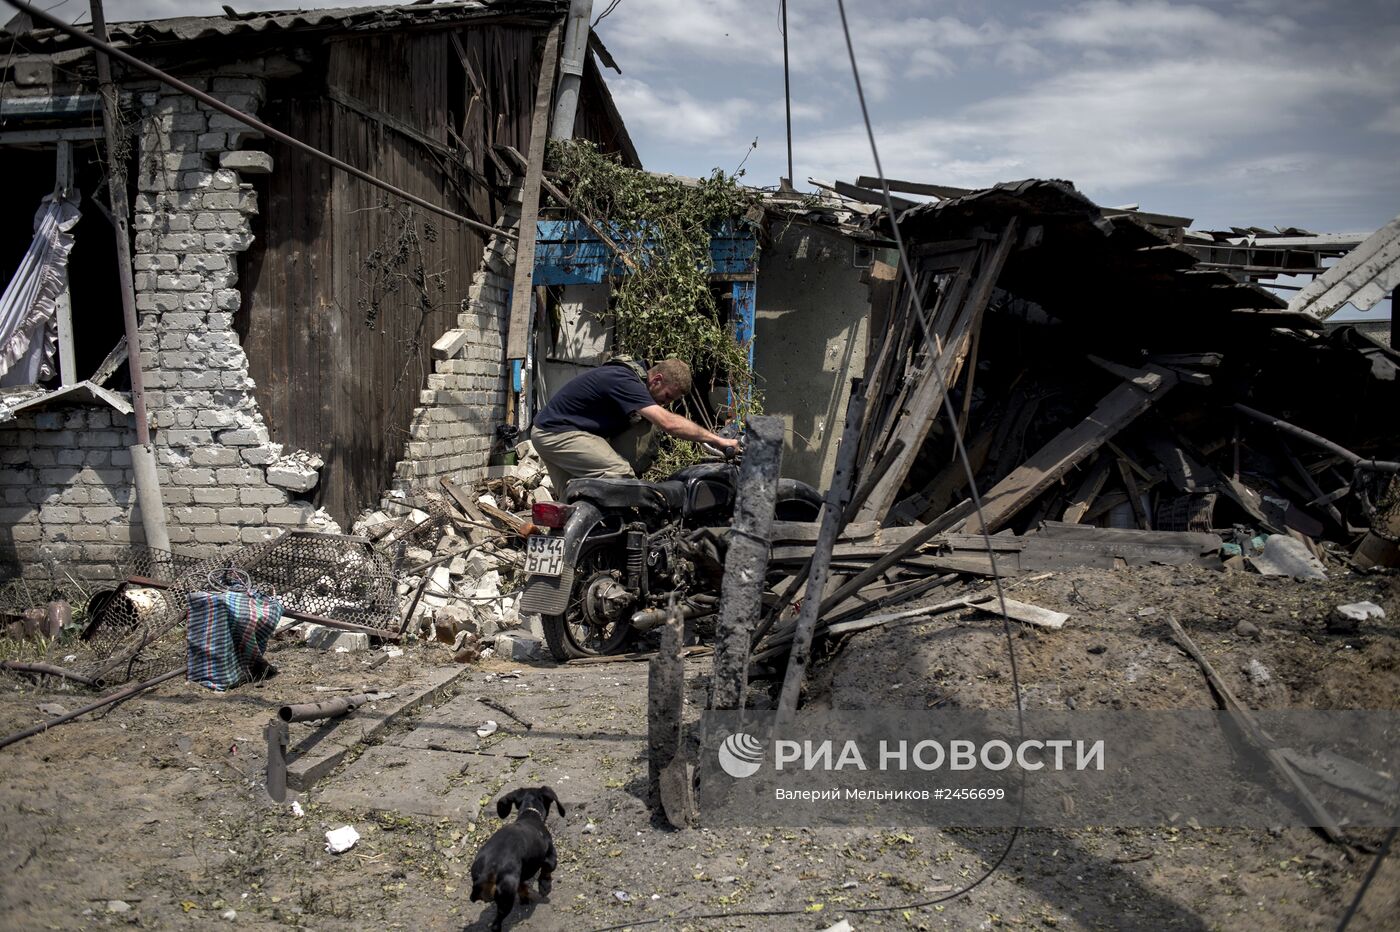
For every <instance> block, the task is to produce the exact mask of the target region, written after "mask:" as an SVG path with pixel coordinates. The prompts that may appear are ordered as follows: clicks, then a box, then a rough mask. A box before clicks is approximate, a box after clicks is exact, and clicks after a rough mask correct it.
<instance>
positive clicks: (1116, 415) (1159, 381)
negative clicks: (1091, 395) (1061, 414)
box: [963, 366, 1177, 534]
mask: <svg viewBox="0 0 1400 932" xmlns="http://www.w3.org/2000/svg"><path fill="white" fill-rule="evenodd" d="M1176 383H1177V377H1176V374H1175V373H1173V372H1170V371H1168V370H1166V369H1162V368H1160V367H1157V366H1149V367H1148V368H1147V369H1141V370H1133V374H1132V377H1131V378H1130V379H1128V380H1127V381H1124V382H1123V383H1122V384H1121V385H1118V386H1117V387H1116V388H1114V389H1113V390H1112V391H1110V392H1109V393H1108V394H1107V395H1105V396H1104V397H1103V399H1102V400H1101V401H1100V402H1099V403H1098V405H1097V406H1096V407H1095V408H1094V410H1093V411H1091V412H1090V413H1089V415H1088V416H1087V417H1085V418H1084V420H1082V421H1080V422H1079V423H1078V424H1076V425H1074V426H1073V427H1070V428H1068V429H1066V430H1064V431H1063V432H1061V433H1060V434H1059V435H1058V436H1056V437H1055V438H1054V439H1053V440H1051V441H1050V442H1049V443H1047V444H1046V445H1045V446H1044V447H1042V448H1041V449H1040V450H1039V451H1037V452H1036V453H1035V454H1034V455H1033V456H1031V458H1030V459H1028V460H1027V461H1026V462H1025V463H1023V464H1022V465H1021V466H1019V467H1017V468H1016V469H1014V470H1012V472H1011V474H1010V475H1008V476H1007V477H1006V478H1005V479H1003V480H1001V482H998V483H997V484H996V485H995V486H994V487H993V488H992V489H991V490H990V491H988V492H987V494H986V496H985V497H984V498H983V500H982V513H983V518H984V519H985V524H983V523H981V522H979V521H978V519H977V518H976V516H974V517H972V518H969V519H968V520H967V523H966V524H965V525H964V526H963V530H964V531H965V532H966V533H969V534H975V533H977V532H979V531H982V530H983V529H984V527H985V530H987V531H988V532H989V533H992V532H996V531H998V530H1000V529H1001V528H1003V527H1005V526H1006V525H1007V524H1008V523H1009V522H1010V521H1011V519H1012V518H1014V517H1016V515H1017V514H1019V513H1020V512H1021V509H1023V508H1025V507H1026V506H1027V505H1029V504H1030V503H1031V502H1032V501H1034V500H1035V499H1036V497H1038V496H1039V495H1040V493H1042V492H1044V491H1045V490H1046V489H1047V488H1049V487H1050V484H1051V483H1053V482H1055V481H1056V480H1058V479H1059V478H1060V477H1061V476H1063V475H1064V474H1065V473H1066V472H1068V471H1069V470H1070V469H1071V468H1073V467H1074V466H1075V465H1077V464H1079V463H1080V462H1083V461H1084V460H1085V459H1087V458H1088V457H1089V456H1090V455H1091V454H1092V453H1094V452H1095V451H1096V450H1098V449H1099V447H1101V446H1103V444H1104V442H1105V441H1106V440H1108V439H1109V438H1110V437H1112V436H1114V435H1115V434H1117V433H1118V432H1119V431H1120V430H1122V429H1123V428H1124V427H1126V426H1128V425H1129V424H1131V423H1132V422H1133V421H1134V420H1135V419H1136V418H1137V417H1138V416H1139V415H1141V414H1142V413H1143V412H1144V411H1146V410H1147V409H1149V408H1151V407H1152V406H1153V405H1154V404H1156V403H1157V402H1158V401H1160V400H1161V399H1162V396H1164V395H1165V394H1167V392H1168V391H1170V390H1171V388H1172V386H1174V385H1175V384H1176Z"/></svg>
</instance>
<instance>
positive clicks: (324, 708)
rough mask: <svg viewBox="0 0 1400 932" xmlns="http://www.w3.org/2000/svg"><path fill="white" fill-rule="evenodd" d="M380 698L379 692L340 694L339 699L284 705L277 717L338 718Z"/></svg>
mask: <svg viewBox="0 0 1400 932" xmlns="http://www.w3.org/2000/svg"><path fill="white" fill-rule="evenodd" d="M382 698H384V696H383V694H381V693H360V694H358V695H355V696H341V697H340V698H339V699H327V700H326V701H325V702H303V703H299V704H297V705H284V706H282V707H281V708H279V709H278V710H277V717H278V718H280V719H281V720H282V721H284V722H316V721H320V720H321V719H323V718H340V717H341V716H342V715H349V714H350V713H351V712H353V711H355V710H356V709H358V708H359V707H360V706H362V705H368V704H369V703H371V702H375V701H377V700H379V699H382Z"/></svg>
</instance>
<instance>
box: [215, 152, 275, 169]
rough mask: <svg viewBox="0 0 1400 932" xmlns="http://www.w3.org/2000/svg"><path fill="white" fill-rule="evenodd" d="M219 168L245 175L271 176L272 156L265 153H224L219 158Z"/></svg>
mask: <svg viewBox="0 0 1400 932" xmlns="http://www.w3.org/2000/svg"><path fill="white" fill-rule="evenodd" d="M219 167H220V168H229V169H232V170H234V171H237V172H242V173H243V174H245V175H270V174H272V156H271V155H269V154H268V153H266V152H252V151H244V152H225V153H224V154H223V155H221V156H219Z"/></svg>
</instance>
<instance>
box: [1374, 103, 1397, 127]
mask: <svg viewBox="0 0 1400 932" xmlns="http://www.w3.org/2000/svg"><path fill="white" fill-rule="evenodd" d="M1366 128H1367V129H1369V130H1372V131H1374V132H1378V133H1395V134H1400V104H1392V105H1391V106H1389V107H1387V108H1386V109H1385V110H1384V111H1382V112H1381V114H1380V115H1379V116H1377V117H1376V118H1375V119H1374V120H1372V121H1371V122H1370V123H1368V124H1366Z"/></svg>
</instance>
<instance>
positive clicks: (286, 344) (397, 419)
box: [241, 26, 541, 526]
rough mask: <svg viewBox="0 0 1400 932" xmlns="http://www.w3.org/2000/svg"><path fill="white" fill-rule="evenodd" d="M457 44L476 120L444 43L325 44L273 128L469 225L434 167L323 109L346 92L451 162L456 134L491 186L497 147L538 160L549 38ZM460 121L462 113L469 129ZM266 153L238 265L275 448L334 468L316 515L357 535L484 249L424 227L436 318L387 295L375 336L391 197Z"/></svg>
mask: <svg viewBox="0 0 1400 932" xmlns="http://www.w3.org/2000/svg"><path fill="white" fill-rule="evenodd" d="M459 36H460V38H461V40H462V44H463V46H464V47H465V49H466V52H467V55H468V56H469V57H470V58H471V60H472V61H473V62H474V63H475V64H476V66H477V67H476V72H477V74H479V75H480V76H481V78H482V81H483V83H484V85H485V86H484V87H483V88H481V95H480V96H481V97H482V98H483V99H482V100H481V101H480V102H479V103H476V104H472V105H467V102H469V101H470V100H471V98H472V96H473V88H472V87H471V84H470V83H469V82H468V79H467V78H466V75H465V73H464V72H463V70H462V68H461V66H460V64H459V59H458V57H457V53H456V50H455V49H454V47H453V44H452V42H451V39H450V37H449V35H448V34H447V33H446V32H438V33H400V34H390V35H377V36H367V37H354V38H351V39H341V40H337V41H334V42H332V43H331V45H330V47H329V50H328V52H327V53H326V55H325V57H324V62H325V65H324V69H325V70H324V82H323V83H322V82H320V81H317V80H314V79H313V80H308V79H306V78H302V79H298V82H297V83H296V84H294V85H289V86H288V87H287V88H285V89H282V90H281V91H280V92H279V90H278V89H277V88H276V87H274V88H273V89H272V91H271V93H270V94H269V101H268V104H267V106H266V107H265V109H264V115H265V116H266V117H267V118H268V121H269V122H270V123H271V124H272V125H273V126H276V127H277V128H279V129H282V130H284V131H285V132H287V133H289V134H291V135H292V136H294V137H297V138H299V139H303V140H305V141H307V142H308V143H310V144H312V145H314V146H316V147H318V148H320V149H322V150H323V151H327V152H329V153H331V154H332V155H335V156H337V157H338V158H341V159H343V160H344V161H346V162H349V163H350V164H352V165H356V166H359V167H362V168H364V169H365V170H366V171H368V172H370V173H371V174H373V175H375V176H377V177H379V178H381V179H383V180H385V181H388V182H390V183H391V184H394V185H397V186H399V187H401V188H403V189H405V190H407V191H410V192H412V193H414V194H417V195H419V196H421V197H424V198H426V199H428V200H430V201H433V202H434V203H440V204H443V205H445V206H446V207H448V208H449V209H451V210H454V211H457V212H460V213H466V211H465V210H464V205H463V203H462V198H461V196H460V194H459V193H458V189H457V188H456V187H455V186H454V185H452V184H451V183H449V181H448V180H447V178H446V177H445V175H444V172H443V169H442V167H441V164H440V162H439V160H438V159H439V157H436V156H434V155H433V154H432V153H431V151H429V150H426V149H425V148H424V147H422V146H421V145H420V144H418V143H416V142H413V141H412V140H409V139H406V138H405V137H404V136H403V135H401V134H399V133H397V132H394V131H393V130H390V129H387V128H385V127H384V126H382V125H380V124H379V123H376V122H374V121H371V120H369V119H367V118H365V117H363V116H361V115H359V114H358V113H355V112H354V111H351V110H348V109H346V108H345V107H342V106H340V105H338V104H335V103H333V102H332V101H330V100H329V99H327V98H326V96H325V93H324V92H325V89H326V87H327V86H330V87H335V88H338V89H339V90H341V91H343V92H344V93H346V94H349V95H350V96H352V97H354V98H358V99H359V100H360V101H363V102H364V103H365V104H367V105H368V106H369V107H370V108H372V109H374V110H377V111H381V112H384V113H388V114H392V115H393V116H395V117H398V118H399V119H401V120H404V121H406V122H407V123H409V124H410V125H412V126H413V127H414V128H416V129H417V130H419V131H420V132H422V133H424V134H426V135H428V136H430V137H432V138H433V139H436V140H438V141H440V142H441V143H442V144H443V145H445V146H451V145H452V140H451V137H450V135H449V133H448V131H447V127H448V126H449V125H452V126H453V127H454V128H455V129H456V131H457V132H458V133H459V134H460V135H461V136H462V138H463V139H465V140H466V141H467V143H468V145H469V147H470V149H471V151H470V153H469V155H468V159H467V160H468V162H469V163H470V164H471V165H472V166H473V167H474V168H475V169H476V170H477V171H480V172H482V173H484V174H487V176H488V177H493V176H494V167H493V166H492V165H491V160H490V158H489V156H488V155H487V150H488V147H489V146H490V145H492V144H494V143H506V144H509V145H513V146H515V147H516V148H517V149H519V150H520V151H522V152H524V151H528V148H529V124H530V117H531V114H530V108H531V106H532V104H533V99H534V90H533V88H534V84H535V80H536V75H537V73H538V63H537V61H536V59H537V57H538V50H537V46H538V45H539V39H540V37H541V32H540V30H537V29H533V28H529V27H509V26H491V27H477V28H470V29H464V30H462V31H461V32H460V33H459ZM454 82H467V83H458V84H457V85H456V86H455V87H454ZM454 107H455V109H456V110H461V109H465V110H466V111H467V119H466V121H465V122H466V125H465V126H463V122H464V118H463V114H462V113H459V112H454ZM268 150H269V151H270V152H272V153H273V155H274V158H275V160H276V162H275V170H274V172H273V174H272V175H271V176H270V177H269V178H268V181H267V188H266V190H265V191H262V192H260V194H261V206H262V229H261V230H260V231H259V235H260V238H261V249H259V248H258V247H256V246H255V247H254V249H253V250H251V251H250V253H249V254H248V256H247V258H246V262H245V269H244V277H243V288H244V308H245V314H246V317H245V319H244V321H243V326H242V328H241V329H242V330H243V332H244V333H245V338H244V339H245V347H246V348H247V350H248V356H249V361H250V366H251V370H252V376H253V378H254V379H255V380H256V382H257V385H258V388H257V396H258V401H259V404H260V405H261V407H262V410H263V414H264V416H265V417H266V419H267V422H268V426H269V429H270V431H271V434H272V438H273V439H274V440H275V441H277V442H279V443H282V444H285V445H286V446H287V447H288V449H304V450H310V451H313V452H316V453H318V454H320V455H321V456H322V457H323V458H324V459H325V461H326V465H325V468H324V469H323V470H322V481H321V485H320V486H319V488H318V490H317V492H316V499H315V501H316V503H317V504H318V505H322V506H324V507H325V508H326V509H327V510H328V511H329V512H330V513H331V515H332V516H333V517H335V519H336V520H337V521H339V522H341V524H342V526H348V523H349V521H351V520H353V518H354V516H355V515H356V514H357V513H358V512H359V511H360V509H362V508H364V507H366V506H368V505H371V504H373V503H375V502H376V501H377V500H378V498H379V496H380V493H381V492H382V491H383V490H384V489H386V488H388V487H389V486H390V479H391V476H392V472H393V467H394V463H395V462H396V461H397V460H398V459H399V458H400V456H401V455H402V452H403V444H404V440H405V437H406V433H407V428H408V425H409V422H410V418H411V415H412V412H413V408H414V406H415V404H416V403H417V401H418V393H419V392H420V391H421V390H422V389H423V387H424V385H425V382H426V376H427V375H428V373H429V372H431V371H432V360H431V357H430V353H429V350H430V348H431V346H432V343H433V341H434V340H436V339H437V337H438V336H439V335H441V334H442V333H443V332H444V331H446V330H448V329H451V328H452V327H453V326H455V325H456V315H457V313H458V311H459V305H460V302H461V300H462V299H463V298H464V297H465V296H466V294H467V289H468V286H469V285H470V284H471V279H472V275H473V274H474V273H475V272H476V270H477V268H478V266H479V265H480V262H481V256H482V249H483V245H484V243H483V240H482V238H481V236H480V235H479V234H477V233H474V232H471V231H469V230H467V229H466V228H464V227H462V226H460V225H459V224H456V223H454V222H452V221H450V220H447V219H445V218H441V217H438V216H436V215H429V214H427V213H425V212H423V211H421V210H419V211H417V213H416V216H417V218H418V220H419V227H418V228H419V230H420V232H421V231H422V230H423V224H424V223H425V222H426V223H427V224H430V225H431V226H432V227H433V229H434V230H435V231H436V236H435V237H434V238H433V240H432V241H431V242H428V241H424V242H423V244H422V247H423V252H424V260H425V261H424V263H423V266H424V269H425V271H426V272H427V273H430V274H431V273H434V272H442V273H443V274H444V278H445V283H446V287H445V289H443V290H442V291H440V292H439V291H437V290H436V289H432V290H431V297H432V307H431V310H429V311H427V312H424V311H423V310H422V309H421V308H420V306H419V302H418V300H417V298H418V292H417V290H416V289H414V288H411V287H405V288H402V289H401V290H400V292H399V293H398V294H397V295H386V296H384V300H383V302H382V305H381V308H380V310H379V313H378V315H377V317H376V318H375V320H374V321H373V322H372V324H369V323H367V321H366V317H367V315H366V313H365V310H364V308H363V307H362V306H361V299H362V298H365V297H366V296H367V294H368V288H367V285H366V284H365V278H366V277H367V276H366V270H365V264H364V260H365V257H366V256H368V255H370V254H371V253H373V252H374V251H375V250H381V251H392V250H393V249H394V248H395V247H396V245H397V243H398V240H399V235H398V223H397V221H396V213H395V211H393V210H386V209H383V208H381V207H380V205H381V203H382V202H383V199H384V195H383V193H382V192H381V191H380V190H379V189H377V188H374V187H372V186H370V185H368V184H366V183H364V182H362V181H359V180H357V179H354V178H351V177H349V176H348V175H345V174H344V173H342V172H338V171H333V170H331V169H329V168H327V167H325V166H324V165H323V164H322V163H319V162H315V161H313V160H310V159H307V158H305V157H304V156H302V155H300V154H299V153H295V152H292V151H290V150H287V149H285V148H283V147H281V146H278V145H276V144H270V145H269V146H268ZM458 177H459V179H460V181H461V183H462V184H463V185H465V186H466V187H467V189H468V191H469V192H470V205H471V209H472V210H474V211H475V212H476V214H477V215H478V216H480V217H483V218H486V219H488V220H489V221H491V222H494V220H495V219H496V217H497V215H498V213H499V205H498V204H497V203H496V202H495V201H494V200H493V199H492V197H491V194H490V192H488V191H486V190H484V189H483V188H482V187H481V186H480V185H478V184H476V183H474V182H472V181H470V180H469V179H468V178H467V177H466V175H465V174H462V173H459V175H458ZM400 206H406V205H403V204H402V202H400ZM407 271H411V270H407Z"/></svg>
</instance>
